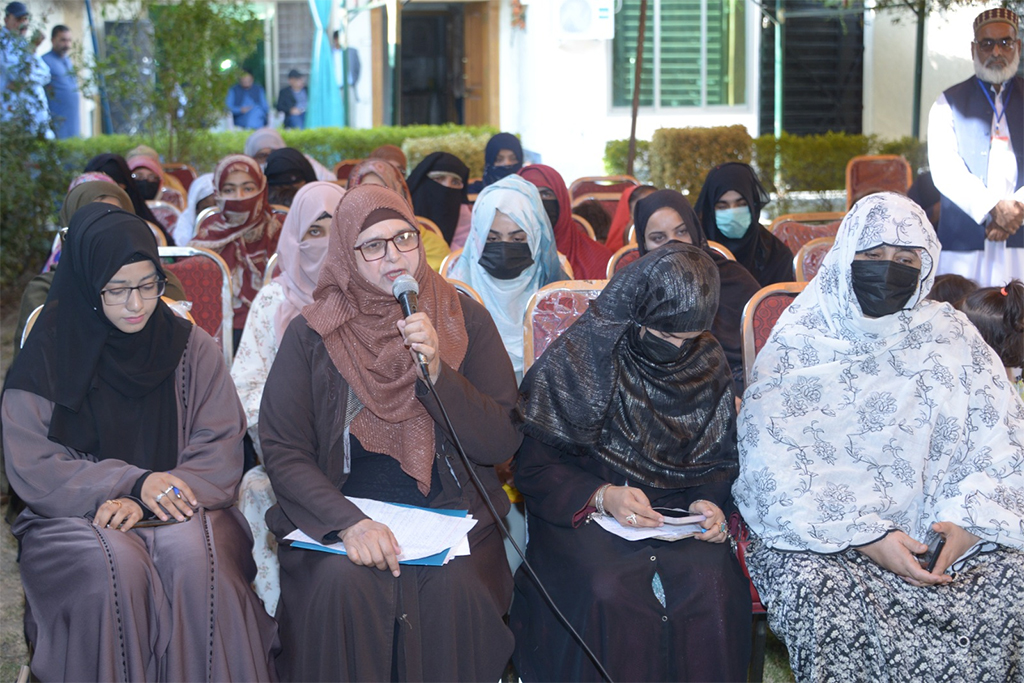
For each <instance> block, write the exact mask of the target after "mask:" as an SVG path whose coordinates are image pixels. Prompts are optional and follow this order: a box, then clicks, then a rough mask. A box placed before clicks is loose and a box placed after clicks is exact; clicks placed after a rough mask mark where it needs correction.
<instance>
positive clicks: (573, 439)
mask: <svg viewBox="0 0 1024 683" xmlns="http://www.w3.org/2000/svg"><path fill="white" fill-rule="evenodd" d="M718 289H719V286H718V271H717V269H716V268H715V264H714V263H713V262H712V260H711V258H710V257H708V255H707V254H705V253H704V252H703V251H702V250H701V249H700V248H698V247H694V246H692V245H688V244H682V243H679V242H675V243H670V244H667V245H665V246H663V247H661V248H659V249H656V250H655V251H653V252H652V253H650V254H648V255H646V256H644V257H642V258H640V259H639V260H637V261H635V262H634V263H631V264H630V265H628V266H626V267H625V268H623V269H622V270H621V271H619V272H618V273H616V274H615V276H614V277H613V278H612V279H611V280H609V282H608V284H607V285H606V286H605V288H604V290H603V291H602V293H601V295H600V296H599V297H598V298H597V299H595V300H594V301H593V302H592V303H591V304H590V307H589V308H588V310H587V311H586V312H585V313H584V314H583V315H582V316H580V318H579V319H578V320H577V321H576V323H575V324H573V326H572V327H570V328H569V329H568V330H567V331H566V332H565V333H564V334H563V335H562V336H561V337H559V338H558V339H557V340H555V342H553V343H552V345H551V346H550V347H549V348H548V350H547V351H546V352H545V353H544V355H543V356H542V357H541V358H540V360H539V361H537V363H536V364H535V365H534V366H533V367H532V368H530V371H529V372H528V373H527V374H526V377H525V378H524V379H523V384H522V387H521V395H520V401H519V406H518V408H517V417H518V418H519V420H521V421H522V423H523V426H524V430H525V432H526V433H527V434H529V435H530V436H532V437H534V438H535V439H538V440H539V441H542V442H545V443H547V444H549V445H552V446H555V447H557V448H559V449H561V450H564V451H565V452H567V453H570V454H572V455H577V456H591V457H594V458H596V459H598V460H599V461H601V462H603V463H605V464H607V465H609V466H610V467H612V468H613V469H615V470H616V471H617V472H620V473H621V474H623V475H625V476H626V477H628V478H629V479H630V480H631V481H635V482H639V483H642V484H644V485H647V486H653V487H657V488H663V489H674V488H685V487H689V486H698V485H701V484H706V483H711V482H718V481H727V480H729V479H731V478H733V477H735V476H736V473H737V471H738V464H737V449H736V408H735V402H734V395H733V392H732V384H731V382H730V378H729V369H728V364H727V363H726V359H725V355H724V353H723V352H722V348H721V346H719V344H718V342H717V341H715V338H714V337H713V336H712V335H711V334H708V333H706V332H705V333H704V334H701V335H699V336H697V337H695V338H693V339H690V340H687V341H686V342H684V343H683V349H682V353H681V355H680V356H679V357H678V358H677V359H676V360H675V361H674V362H671V363H668V364H659V363H653V362H652V361H650V360H649V359H648V358H647V357H646V356H645V355H644V354H643V352H642V351H641V350H640V345H639V330H640V327H641V326H644V327H647V328H648V329H653V330H658V331H662V332H676V333H678V332H696V331H701V330H707V329H708V328H709V327H710V326H711V321H712V318H713V317H714V314H715V310H716V309H717V307H718V296H717V293H718Z"/></svg>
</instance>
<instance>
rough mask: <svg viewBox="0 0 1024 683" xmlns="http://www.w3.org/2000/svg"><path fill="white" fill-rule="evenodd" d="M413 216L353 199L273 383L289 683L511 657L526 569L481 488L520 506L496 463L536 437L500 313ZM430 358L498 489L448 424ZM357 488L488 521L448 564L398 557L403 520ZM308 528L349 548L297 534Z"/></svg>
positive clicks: (267, 409)
mask: <svg viewBox="0 0 1024 683" xmlns="http://www.w3.org/2000/svg"><path fill="white" fill-rule="evenodd" d="M415 226H416V220H415V217H414V216H413V214H412V212H411V211H410V209H409V206H408V204H407V203H406V201H405V200H404V199H403V198H402V197H401V196H399V195H398V194H396V193H394V192H392V191H390V190H387V189H385V188H382V187H378V186H374V185H360V186H358V187H355V188H353V189H351V190H349V191H348V192H347V193H346V194H345V196H344V197H342V199H341V202H340V203H339V204H338V208H337V211H336V212H335V213H334V219H333V221H332V223H331V230H330V244H329V246H328V252H327V258H326V260H325V261H324V265H323V267H322V269H321V271H320V279H319V282H318V283H317V287H316V290H315V291H314V292H313V303H312V304H310V305H309V306H306V307H305V308H304V309H302V313H301V315H299V316H298V317H296V318H295V319H294V320H293V321H292V323H291V324H290V325H289V327H288V329H287V330H286V331H285V334H284V338H283V339H282V340H281V347H280V349H279V350H278V352H277V357H276V359H275V360H274V366H273V368H272V369H271V371H270V376H269V377H268V379H267V384H266V387H265V388H264V391H263V402H262V405H261V408H260V420H259V431H260V443H261V445H262V448H263V458H264V462H265V464H266V468H267V474H268V475H269V476H270V481H271V483H272V484H273V487H274V493H275V494H276V495H277V505H276V506H274V507H273V508H271V509H270V511H269V512H268V513H267V524H268V526H269V527H270V530H271V532H272V533H273V534H274V535H275V537H276V538H277V540H278V541H279V543H281V545H280V546H279V548H278V559H279V561H280V565H281V598H280V602H279V603H278V608H277V619H278V621H279V623H280V625H281V638H282V649H281V654H280V656H279V657H278V659H277V668H278V673H279V674H280V676H281V678H282V679H283V680H295V681H325V680H332V681H337V680H356V681H371V680H373V681H381V680H383V681H386V680H443V681H459V680H473V681H486V680H492V681H493V680H497V679H498V677H499V676H500V675H501V673H502V671H503V670H504V668H505V665H506V663H507V662H508V659H509V656H510V655H511V653H512V634H511V632H510V631H509V630H508V628H507V627H506V626H505V624H504V621H503V619H502V617H503V615H504V614H505V612H506V611H507V609H508V606H509V603H510V600H511V595H512V577H511V574H510V573H509V569H508V563H507V562H506V561H505V553H504V549H503V546H502V541H501V536H500V535H499V532H498V529H497V528H496V520H495V519H494V518H493V517H492V516H491V514H490V513H489V511H488V510H487V508H486V506H485V502H484V500H483V496H484V495H486V496H489V497H490V499H491V501H492V503H493V505H494V507H495V508H496V509H497V511H498V514H499V515H501V516H504V515H505V514H506V513H507V512H508V509H509V502H508V497H507V496H506V495H505V493H504V491H503V490H502V488H501V484H500V483H499V482H498V479H497V475H496V474H495V471H494V467H493V466H494V465H495V464H498V463H500V462H504V461H505V460H507V459H508V458H510V457H511V456H512V455H513V454H514V453H515V451H516V449H517V448H518V447H519V443H520V440H521V437H520V435H519V433H518V432H517V431H516V429H515V428H514V427H513V425H512V421H511V417H510V412H511V409H512V408H513V407H514V406H515V403H516V384H515V378H514V374H513V372H512V366H511V364H510V363H509V361H508V357H507V355H506V354H505V352H504V349H503V347H502V343H501V338H500V336H499V335H498V331H497V329H495V326H494V323H493V322H492V321H491V318H490V316H489V315H488V314H487V311H486V310H484V308H483V307H482V306H480V305H479V304H476V303H475V302H473V301H472V300H471V299H469V298H467V297H465V296H462V295H460V294H459V293H458V292H456V290H455V289H454V288H453V287H452V286H451V285H450V284H449V283H447V282H446V281H445V280H444V279H443V278H442V277H441V276H440V275H438V274H437V273H435V272H434V271H432V270H431V269H430V268H429V267H428V266H427V263H426V259H425V257H424V253H423V248H422V246H421V244H420V241H419V233H418V231H417V229H416V227H415ZM402 275H408V276H412V277H413V278H414V279H415V280H416V282H417V284H418V285H419V312H418V313H414V314H412V315H410V316H408V317H406V316H404V315H403V313H402V309H401V307H400V306H399V304H398V302H397V301H396V300H395V297H394V296H393V295H392V286H393V284H394V282H395V280H396V279H397V278H398V277H400V276H402ZM421 358H422V361H423V363H424V364H425V365H426V367H427V370H428V373H429V376H430V380H431V381H432V382H433V383H434V385H435V387H436V390H437V394H438V396H440V398H441V401H442V403H443V405H444V408H445V409H446V410H447V413H448V415H449V416H450V417H451V420H452V424H453V425H454V428H455V431H456V433H457V435H458V437H459V440H460V441H461V443H462V446H463V448H464V449H465V451H466V453H467V455H468V456H469V458H470V460H471V462H472V463H473V465H472V466H473V468H474V470H475V471H476V473H477V474H478V476H479V477H480V479H481V481H482V482H483V484H484V489H485V490H484V491H481V490H479V489H478V488H477V487H476V486H475V485H474V484H473V482H472V481H471V480H470V479H469V473H468V472H467V470H466V468H465V467H464V466H463V463H462V460H461V459H460V458H459V456H458V454H457V451H456V450H455V448H454V447H453V445H452V443H453V442H452V435H451V434H450V433H449V432H448V430H447V429H445V428H444V427H443V424H444V420H443V417H442V414H441V408H440V406H439V405H438V403H437V401H436V400H435V399H434V397H433V395H432V394H431V393H430V391H429V388H428V387H427V385H426V384H425V383H424V381H423V379H421V378H420V376H419V374H418V369H417V368H418V366H419V364H420V359H421ZM352 498H369V499H373V500H378V501H383V502H387V503H402V504H407V505H415V506H419V507H425V508H432V509H454V510H468V511H469V513H470V514H472V515H473V517H474V518H475V519H477V520H479V521H478V522H477V524H476V526H475V527H474V528H473V530H472V531H471V532H470V534H469V545H470V549H471V552H470V554H469V555H468V556H460V557H455V558H453V559H451V560H450V561H449V562H448V563H447V564H446V565H444V566H441V567H427V566H413V565H408V564H400V563H399V559H398V557H399V556H400V555H401V548H400V547H399V546H398V543H397V541H396V539H395V537H394V534H393V533H392V530H391V529H389V528H388V527H387V526H386V525H384V524H382V523H380V522H378V521H374V520H373V519H370V518H369V517H367V516H366V515H365V514H363V513H362V512H361V511H360V509H359V508H358V507H357V506H356V504H355V503H354V502H353V501H352V500H351V499H352ZM296 529H300V530H301V531H303V532H304V533H305V534H306V535H308V536H310V537H312V538H313V539H314V540H316V541H318V542H320V543H325V544H333V543H337V542H339V541H341V542H342V543H344V546H345V549H346V551H347V553H348V554H347V555H336V554H330V553H323V552H317V551H313V550H305V549H302V548H296V547H290V546H289V545H288V544H287V542H282V541H284V538H285V536H287V535H288V534H289V533H291V532H292V531H294V530H296Z"/></svg>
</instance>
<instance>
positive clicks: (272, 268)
mask: <svg viewBox="0 0 1024 683" xmlns="http://www.w3.org/2000/svg"><path fill="white" fill-rule="evenodd" d="M280 274H281V269H280V268H278V267H277V252H276V251H275V252H274V253H273V254H271V255H270V258H268V259H267V267H266V268H264V269H263V284H267V283H268V282H270V281H271V280H273V279H274V278H275V277H277V276H278V275H280Z"/></svg>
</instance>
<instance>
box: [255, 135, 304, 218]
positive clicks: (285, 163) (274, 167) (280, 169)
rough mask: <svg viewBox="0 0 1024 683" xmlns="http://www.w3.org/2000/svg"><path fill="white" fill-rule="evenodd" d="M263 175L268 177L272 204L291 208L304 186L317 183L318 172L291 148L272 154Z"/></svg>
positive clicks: (283, 148)
mask: <svg viewBox="0 0 1024 683" xmlns="http://www.w3.org/2000/svg"><path fill="white" fill-rule="evenodd" d="M263 175H265V176H267V187H268V192H269V195H268V200H269V201H270V203H271V204H276V205H278V206H285V207H291V205H292V201H293V200H294V199H295V193H296V192H298V191H299V189H300V188H301V187H302V186H303V185H305V184H307V183H315V182H316V172H315V171H314V170H313V166H312V165H311V164H310V163H309V160H308V159H307V158H306V157H304V156H303V155H302V152H300V151H299V150H297V149H293V148H291V147H282V148H281V149H275V150H274V151H273V152H271V153H270V156H268V157H267V165H266V167H264V169H263Z"/></svg>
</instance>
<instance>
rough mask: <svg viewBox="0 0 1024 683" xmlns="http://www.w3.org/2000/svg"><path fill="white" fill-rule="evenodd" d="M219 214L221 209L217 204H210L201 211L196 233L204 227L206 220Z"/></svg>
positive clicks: (197, 219)
mask: <svg viewBox="0 0 1024 683" xmlns="http://www.w3.org/2000/svg"><path fill="white" fill-rule="evenodd" d="M218 214H220V209H218V208H217V207H216V206H210V207H207V208H205V209H203V210H202V211H200V212H199V215H198V216H196V230H195V231H196V233H198V232H199V229H200V228H201V227H203V225H204V224H205V223H206V221H208V220H211V219H212V218H213V217H214V216H216V215H218Z"/></svg>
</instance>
